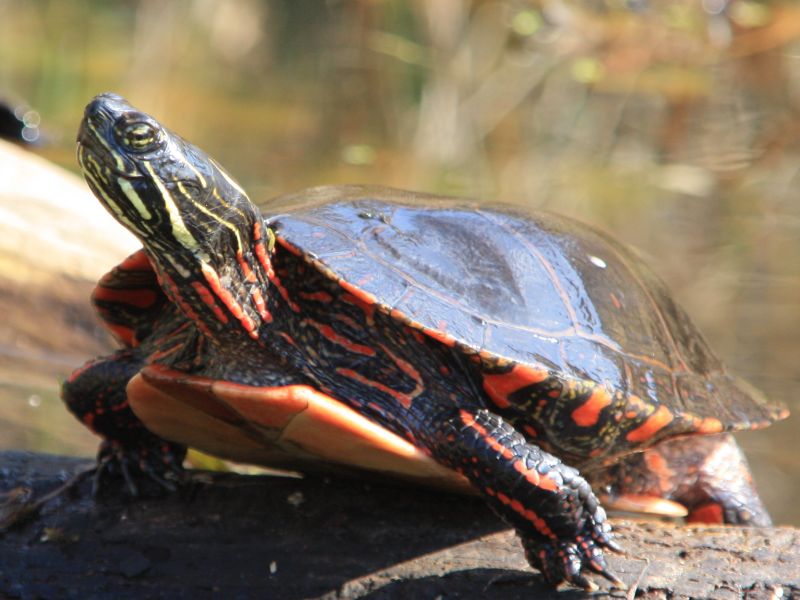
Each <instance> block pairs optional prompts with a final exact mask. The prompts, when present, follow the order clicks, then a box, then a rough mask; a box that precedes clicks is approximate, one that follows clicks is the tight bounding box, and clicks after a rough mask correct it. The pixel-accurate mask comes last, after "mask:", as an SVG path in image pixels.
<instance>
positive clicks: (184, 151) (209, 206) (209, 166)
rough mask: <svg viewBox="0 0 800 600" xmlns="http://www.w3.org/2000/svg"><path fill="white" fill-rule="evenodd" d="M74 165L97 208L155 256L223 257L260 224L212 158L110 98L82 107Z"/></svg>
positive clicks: (254, 211) (118, 99)
mask: <svg viewBox="0 0 800 600" xmlns="http://www.w3.org/2000/svg"><path fill="white" fill-rule="evenodd" d="M78 161H79V162H80V165H81V168H82V169H83V173H84V176H85V177H86V181H87V182H88V184H89V187H91V188H92V191H93V192H94V194H95V195H96V196H97V198H98V199H99V200H100V202H102V203H103V205H104V206H105V207H106V209H108V210H109V212H111V214H112V215H113V216H114V217H115V218H116V219H117V220H118V221H119V222H120V223H121V224H122V225H124V226H125V227H127V228H128V229H130V230H131V231H132V232H133V233H134V234H136V235H137V236H138V237H139V239H140V240H141V241H142V243H143V244H144V245H145V247H146V248H147V249H148V250H150V252H151V255H152V256H155V257H158V256H159V255H160V254H162V253H164V252H167V253H169V254H170V256H174V255H175V254H176V253H180V252H181V251H182V250H185V251H187V252H189V253H191V254H195V255H197V257H198V258H205V256H204V255H213V254H218V253H220V252H222V253H223V254H224V253H226V250H228V249H230V248H231V245H232V244H233V245H236V246H238V245H239V244H240V240H242V237H243V236H244V235H246V234H245V231H247V230H250V229H252V225H253V223H254V222H255V220H256V219H259V218H260V214H259V212H258V209H257V208H256V207H255V206H254V205H253V204H252V203H251V202H250V200H249V199H248V198H247V194H246V193H245V192H244V190H243V189H242V188H241V187H240V186H239V185H238V184H237V183H236V182H235V181H234V180H233V178H232V177H231V176H230V175H228V174H227V173H226V172H225V171H224V170H223V169H222V167H220V165H219V164H218V163H216V162H215V161H214V159H212V158H211V157H209V156H208V155H207V154H205V153H204V152H203V151H202V150H200V149H199V148H197V147H195V146H193V145H192V144H190V143H189V142H187V141H186V140H184V139H183V138H181V137H180V136H178V135H176V134H174V133H172V132H171V131H170V130H168V129H167V128H166V127H164V126H163V125H161V124H160V123H159V122H158V121H156V120H155V119H154V118H153V117H151V116H149V115H147V114H145V113H143V112H141V111H139V110H137V109H136V108H134V107H133V106H131V105H130V104H128V102H127V101H125V100H124V99H123V98H121V97H119V96H117V95H115V94H101V95H99V96H97V97H96V98H94V99H93V100H92V101H91V102H90V103H89V104H88V105H87V107H86V111H85V114H84V118H83V121H82V122H81V126H80V129H79V131H78ZM242 243H243V241H242Z"/></svg>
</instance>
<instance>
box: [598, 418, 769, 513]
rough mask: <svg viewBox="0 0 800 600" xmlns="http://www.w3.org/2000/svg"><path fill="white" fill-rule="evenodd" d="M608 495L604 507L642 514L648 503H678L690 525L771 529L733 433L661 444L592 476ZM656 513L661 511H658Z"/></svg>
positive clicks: (675, 440)
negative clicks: (683, 509) (746, 526)
mask: <svg viewBox="0 0 800 600" xmlns="http://www.w3.org/2000/svg"><path fill="white" fill-rule="evenodd" d="M590 481H591V483H592V486H593V487H594V488H595V489H597V490H602V489H604V488H605V489H607V490H608V493H609V494H610V498H609V500H607V501H606V506H609V507H610V508H614V507H617V508H628V509H630V510H636V509H635V508H631V507H632V506H635V503H638V504H639V505H640V506H641V509H642V510H643V512H650V511H649V510H648V506H647V505H648V502H650V503H652V505H653V506H655V504H656V503H657V502H658V500H659V499H662V498H663V499H667V500H674V501H675V502H678V503H680V504H682V505H683V506H685V507H686V509H687V510H688V512H689V514H688V516H687V520H688V521H694V522H705V523H731V524H736V525H751V526H767V525H771V524H772V519H770V516H769V513H768V512H767V509H766V508H765V507H764V504H763V503H762V502H761V499H760V498H759V496H758V493H757V492H756V489H755V486H754V485H753V479H752V476H751V474H750V469H749V467H748V465H747V459H746V458H745V456H744V454H743V453H742V451H741V449H740V448H739V446H738V445H737V444H736V441H735V440H734V439H733V436H732V435H730V434H725V435H713V436H694V437H687V438H678V439H673V440H667V441H664V442H661V443H659V444H657V445H655V446H653V447H652V448H649V449H647V450H645V451H643V452H639V453H637V454H634V455H631V456H629V457H626V458H625V459H623V460H621V461H620V462H619V463H618V464H615V465H613V466H612V467H609V468H608V469H606V470H604V471H602V472H599V473H594V474H593V475H592V476H591V477H590ZM653 512H659V510H658V509H654V511H653Z"/></svg>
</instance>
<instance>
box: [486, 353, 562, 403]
mask: <svg viewBox="0 0 800 600" xmlns="http://www.w3.org/2000/svg"><path fill="white" fill-rule="evenodd" d="M548 376H549V375H548V373H547V371H545V370H544V369H537V368H535V367H530V366H526V365H521V364H519V365H514V368H513V369H511V371H509V372H508V373H500V374H491V373H485V374H484V375H483V389H484V390H485V391H486V393H487V394H489V398H491V399H492V402H494V403H495V405H496V406H498V407H499V408H508V407H510V406H511V402H510V401H509V400H508V396H509V395H510V394H512V393H514V392H516V391H517V390H519V389H520V388H523V387H525V386H527V385H531V384H533V383H541V382H542V381H544V380H545V379H547V377H548Z"/></svg>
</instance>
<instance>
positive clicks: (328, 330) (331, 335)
mask: <svg viewBox="0 0 800 600" xmlns="http://www.w3.org/2000/svg"><path fill="white" fill-rule="evenodd" d="M306 323H308V324H309V325H311V326H312V327H313V328H314V329H316V330H317V331H319V332H320V333H321V334H322V335H323V336H324V337H325V338H326V339H328V340H330V341H331V342H333V343H334V344H336V345H337V346H341V347H342V348H345V349H346V350H349V351H350V352H355V353H356V354H363V355H364V356H375V349H374V348H372V347H370V346H364V345H363V344H358V343H356V342H353V341H352V340H349V339H348V338H346V337H344V336H343V335H340V334H338V333H336V331H335V330H334V329H333V327H331V326H330V325H325V324H323V323H318V322H317V321H312V320H311V319H308V320H307V321H306Z"/></svg>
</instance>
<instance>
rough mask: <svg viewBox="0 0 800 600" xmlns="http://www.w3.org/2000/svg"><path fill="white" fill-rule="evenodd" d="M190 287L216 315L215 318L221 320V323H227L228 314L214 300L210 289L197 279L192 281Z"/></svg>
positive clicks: (214, 297)
mask: <svg viewBox="0 0 800 600" xmlns="http://www.w3.org/2000/svg"><path fill="white" fill-rule="evenodd" d="M192 287H193V288H194V291H195V292H197V295H198V296H200V300H202V301H203V304H205V305H206V306H208V307H209V308H210V309H211V311H212V312H213V313H214V316H215V317H217V320H218V321H221V322H222V323H227V322H228V315H226V314H225V313H224V312H223V311H222V309H221V308H220V307H219V305H218V304H217V302H216V296H214V294H212V293H211V290H209V289H208V288H207V287H206V286H204V285H203V284H202V283H200V282H199V281H193V282H192Z"/></svg>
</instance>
